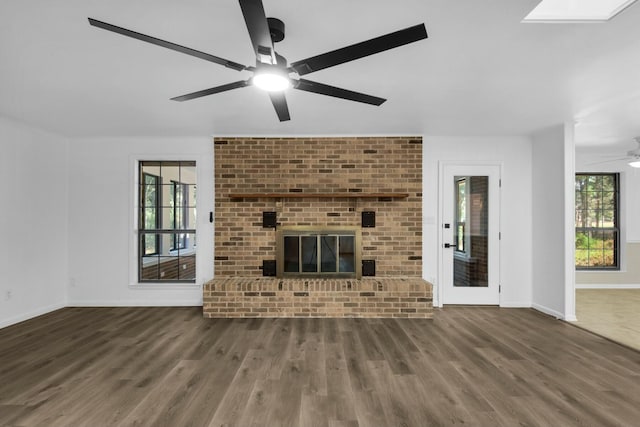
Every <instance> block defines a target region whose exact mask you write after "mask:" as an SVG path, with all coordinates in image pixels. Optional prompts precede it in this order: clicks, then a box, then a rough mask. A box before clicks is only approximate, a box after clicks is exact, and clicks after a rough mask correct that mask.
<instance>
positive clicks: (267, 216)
mask: <svg viewBox="0 0 640 427" xmlns="http://www.w3.org/2000/svg"><path fill="white" fill-rule="evenodd" d="M277 223H278V217H277V214H276V213H275V212H262V227H263V228H276V225H277Z"/></svg>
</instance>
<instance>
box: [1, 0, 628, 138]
mask: <svg viewBox="0 0 640 427" xmlns="http://www.w3.org/2000/svg"><path fill="white" fill-rule="evenodd" d="M263 1H264V6H265V9H266V12H267V15H268V16H275V17H278V18H280V19H282V20H283V21H284V22H285V24H286V29H287V32H286V39H285V40H284V41H283V42H281V43H279V44H278V45H277V46H276V49H277V50H278V52H279V53H280V54H282V55H284V56H285V57H286V58H287V59H288V60H289V62H293V61H295V60H299V59H303V58H306V57H309V56H312V55H316V54H319V53H324V52H326V51H329V50H333V49H336V48H339V47H343V46H345V45H348V44H352V43H356V42H359V41H362V40H366V39H370V38H373V37H376V36H379V35H382V34H386V33H389V32H392V31H395V30H399V29H402V28H405V27H408V26H411V25H414V24H418V23H421V22H424V23H425V24H426V27H427V32H428V33H429V38H428V39H427V40H423V41H420V42H417V43H414V44H411V45H407V46H404V47H401V48H398V49H395V50H391V51H387V52H383V53H380V54H378V55H374V56H370V57H367V58H364V59H361V60H357V61H354V62H350V63H346V64H342V65H339V66H336V67H333V68H330V69H326V70H322V71H319V72H317V73H313V74H310V75H308V76H305V78H307V77H308V78H309V79H310V80H316V81H319V82H322V83H326V84H330V85H335V86H339V87H344V88H348V89H351V90H356V91H360V92H364V93H368V94H371V95H376V96H381V97H384V98H387V99H388V101H387V102H386V103H385V104H383V105H382V106H381V107H373V106H369V105H365V104H359V103H355V102H349V101H344V100H340V99H337V98H331V97H326V96H322V95H316V94H311V93H306V92H301V91H296V90H290V91H289V92H288V93H287V97H288V103H289V108H290V111H291V118H292V120H291V121H289V122H284V123H280V122H278V120H277V117H276V114H275V112H274V111H273V107H272V106H271V103H270V102H269V99H268V97H267V95H266V94H265V93H263V92H260V91H259V90H258V89H256V88H253V87H248V88H243V89H237V90H234V91H231V92H226V93H221V94H217V95H212V96H208V97H205V98H201V99H196V100H192V101H187V102H183V103H180V102H174V101H170V100H169V98H171V97H173V96H177V95H183V94H185V93H189V92H193V91H196V90H200V89H205V88H209V87H213V86H217V85H220V84H224V83H228V82H233V81H236V80H241V79H246V78H248V77H249V73H248V72H246V71H245V72H240V73H239V72H236V71H233V70H231V69H227V68H224V67H221V66H219V65H216V64H213V63H209V62H206V61H203V60H200V59H197V58H193V57H190V56H187V55H184V54H181V53H177V52H174V51H171V50H168V49H163V48H160V47H157V46H153V45H150V44H147V43H143V42H141V41H138V40H134V39H130V38H128V37H123V36H121V35H118V34H114V33H111V32H108V31H104V30H101V29H98V28H94V27H91V26H90V25H89V24H88V22H87V17H92V18H96V19H99V20H102V21H106V22H109V23H111V24H114V25H118V26H122V27H125V28H128V29H132V30H135V31H138V32H141V33H144V34H148V35H152V36H155V37H159V38H162V39H165V40H169V41H172V42H174V43H178V44H182V45H185V46H188V47H191V48H194V49H198V50H202V51H205V52H208V53H211V54H213V55H217V56H221V57H224V58H227V59H230V60H233V61H236V62H240V63H243V64H248V65H253V63H254V58H253V53H252V49H251V45H250V42H249V37H248V34H247V31H246V27H245V24H244V21H243V18H242V14H241V11H240V7H239V5H238V3H237V1H235V0H226V1H213V0H184V1H180V2H177V1H170V0H135V1H134V0H110V1H99V0H60V1H50V0H2V1H1V2H0V114H1V115H5V116H8V117H11V118H14V119H18V120H22V121H24V122H26V123H28V124H31V125H34V126H38V127H41V128H44V129H48V130H51V131H54V132H57V133H60V134H63V135H68V136H79V137H84V136H138V135H141V136H142V135H144V136H160V135H179V136H196V135H211V134H215V135H265V136H267V135H337V134H362V135H378V134H383V135H392V134H427V135H523V134H529V133H531V132H534V131H536V130H539V129H543V128H546V127H549V126H552V125H555V124H558V123H561V122H563V121H566V120H571V119H575V120H578V127H577V136H578V140H579V143H580V144H582V145H584V146H589V145H595V144H598V145H599V144H614V145H615V144H618V145H621V146H624V147H628V148H633V145H634V143H633V141H632V140H631V138H632V137H633V136H636V135H640V120H638V118H640V77H639V76H640V73H639V70H640V25H638V23H639V22H640V6H638V4H635V5H633V6H631V7H630V8H628V9H627V10H625V11H624V12H623V13H621V14H620V15H618V16H616V17H615V18H614V19H613V20H611V21H610V22H608V23H600V24H531V23H529V24H523V23H521V20H522V18H524V16H526V15H527V14H528V13H529V12H530V11H531V10H532V9H533V7H534V6H535V5H536V3H537V0H519V1H513V0H482V1H478V0H455V1H451V0H396V1H393V2H391V1H388V0H349V1H344V0H323V1H308V0H289V1H285V0H263Z"/></svg>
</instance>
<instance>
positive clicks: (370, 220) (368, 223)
mask: <svg viewBox="0 0 640 427" xmlns="http://www.w3.org/2000/svg"><path fill="white" fill-rule="evenodd" d="M362 226H363V227H365V228H372V227H375V226H376V213H375V212H372V211H363V212H362Z"/></svg>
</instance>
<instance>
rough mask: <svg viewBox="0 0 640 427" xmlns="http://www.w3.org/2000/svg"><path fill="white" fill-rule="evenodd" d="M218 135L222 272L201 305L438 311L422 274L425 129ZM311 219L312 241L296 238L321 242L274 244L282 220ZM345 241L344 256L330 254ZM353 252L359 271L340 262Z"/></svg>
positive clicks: (242, 310)
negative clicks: (382, 133) (390, 133)
mask: <svg viewBox="0 0 640 427" xmlns="http://www.w3.org/2000/svg"><path fill="white" fill-rule="evenodd" d="M214 144H215V145H214V151H215V190H216V202H215V259H214V264H215V279H214V280H212V281H210V282H208V283H207V284H206V285H205V288H204V304H203V305H204V315H205V316H207V317H245V316H246V317H255V316H261V317H280V316H285V317H296V316H297V317H300V316H310V317H325V316H335V317H431V314H432V309H431V285H430V284H429V283H427V282H425V281H423V280H422V279H421V273H422V139H421V138H419V137H383V138H377V137H357V138H349V137H345V138H216V139H215V141H214ZM315 229H317V230H320V232H319V233H316V234H313V233H312V235H313V236H316V235H317V244H316V243H314V239H315V238H316V237H313V236H311V237H310V236H304V237H300V239H301V240H299V245H301V246H304V245H307V246H310V245H311V246H312V247H313V249H314V250H316V251H317V252H313V251H309V250H308V249H307V251H306V252H305V253H306V254H308V255H305V256H304V257H302V259H300V260H297V259H294V258H295V255H294V256H291V255H290V256H289V259H286V260H285V259H283V255H282V253H281V254H280V255H278V236H279V235H281V234H282V232H283V230H303V231H305V230H315ZM341 229H344V230H356V231H357V233H355V232H354V235H356V234H357V236H358V239H360V240H359V241H358V245H357V251H358V252H357V254H354V255H353V257H352V256H351V254H352V252H354V251H355V244H354V246H353V247H351V246H350V245H351V244H352V243H353V242H351V241H350V240H349V237H348V236H342V235H340V234H336V233H337V231H334V230H341ZM322 230H328V231H322ZM323 233H324V234H323ZM285 234H287V233H285ZM294 234H295V233H294ZM303 234H304V233H303ZM287 235H288V236H289V239H290V240H291V239H294V238H295V237H291V233H289V234H287ZM341 236H342V237H341ZM282 239H283V238H282V237H280V240H281V241H282ZM314 245H315V246H314ZM341 245H342V246H341ZM341 248H342V249H341ZM296 250H297V247H296ZM340 250H342V251H343V253H344V254H345V255H344V256H337V255H335V254H334V253H335V252H336V251H338V252H339V251H340ZM322 251H323V252H322ZM289 252H291V251H289ZM302 253H303V252H302V249H300V254H302ZM316 253H317V256H318V259H317V262H315V261H309V256H311V258H313V257H315V256H316V255H315V254H316ZM323 253H325V254H327V255H323ZM309 254H311V255H309ZM328 254H332V256H333V257H334V258H336V257H337V258H338V259H336V260H335V262H334V261H332V258H331V256H329V255H328ZM356 255H357V256H356ZM341 257H342V258H344V259H342V261H343V262H342V264H343V265H346V267H341V266H340V265H339V264H340V258H341ZM325 258H327V259H328V261H326V260H325ZM292 259H293V261H292ZM352 259H353V260H356V259H357V261H355V262H356V263H357V269H356V268H354V269H353V270H354V271H353V274H351V272H350V271H340V269H341V268H344V269H351V268H352V267H351V264H352V263H353V262H354V261H352ZM276 260H278V262H277V263H276ZM285 261H286V262H287V267H286V269H288V270H289V271H288V272H285V267H284V265H283V263H284V262H285ZM298 261H299V264H295V262H298ZM314 262H315V264H314ZM331 262H334V264H332V263H331ZM278 264H279V265H278ZM310 266H311V267H310ZM295 268H298V270H297V271H296V270H295ZM314 268H316V269H317V270H316V271H314V270H313V269H314ZM332 269H335V271H333V270H332ZM325 270H326V272H329V275H323V273H324V272H325ZM356 270H357V274H356ZM333 273H336V274H333ZM360 274H361V276H362V277H360ZM372 274H373V275H372ZM273 276H276V277H273ZM277 276H280V277H277Z"/></svg>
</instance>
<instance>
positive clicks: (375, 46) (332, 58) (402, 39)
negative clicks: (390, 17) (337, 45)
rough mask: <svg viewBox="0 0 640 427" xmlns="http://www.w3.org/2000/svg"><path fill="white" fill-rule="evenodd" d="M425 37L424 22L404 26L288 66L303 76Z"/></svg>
mask: <svg viewBox="0 0 640 427" xmlns="http://www.w3.org/2000/svg"><path fill="white" fill-rule="evenodd" d="M426 38H427V29H426V28H425V26H424V24H419V25H415V26H413V27H409V28H405V29H404V30H400V31H396V32H393V33H389V34H386V35H384V36H380V37H376V38H375V39H371V40H367V41H364V42H360V43H356V44H354V45H351V46H347V47H343V48H341V49H336V50H332V51H331V52H327V53H323V54H321V55H317V56H313V57H311V58H307V59H303V60H301V61H296V62H294V63H292V64H291V66H290V67H289V68H290V69H291V70H293V71H295V72H297V73H298V74H299V75H301V76H303V75H305V74H309V73H313V72H315V71H318V70H322V69H325V68H329V67H333V66H334V65H339V64H343V63H345V62H349V61H353V60H355V59H360V58H364V57H365V56H369V55H373V54H376V53H379V52H383V51H385V50H389V49H393V48H395V47H399V46H403V45H405V44H409V43H413V42H416V41H418V40H422V39H426Z"/></svg>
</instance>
